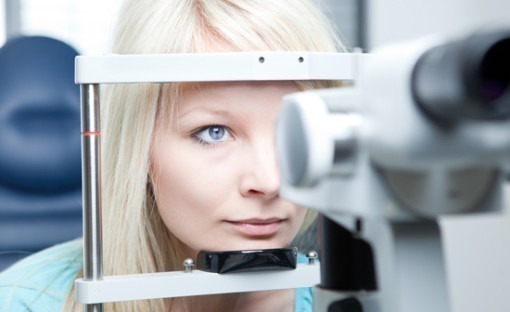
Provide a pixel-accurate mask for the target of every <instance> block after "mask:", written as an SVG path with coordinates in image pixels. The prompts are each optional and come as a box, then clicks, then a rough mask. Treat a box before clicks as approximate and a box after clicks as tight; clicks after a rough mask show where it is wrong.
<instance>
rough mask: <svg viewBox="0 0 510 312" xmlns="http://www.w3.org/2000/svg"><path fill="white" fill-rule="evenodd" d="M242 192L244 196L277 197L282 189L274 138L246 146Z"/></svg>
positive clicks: (241, 183) (241, 182) (241, 184)
mask: <svg viewBox="0 0 510 312" xmlns="http://www.w3.org/2000/svg"><path fill="white" fill-rule="evenodd" d="M245 153H246V155H245V156H246V157H244V159H245V161H244V162H243V165H244V168H245V170H244V172H243V174H242V176H241V181H240V193H241V195H242V196H244V197H258V198H262V199H272V198H276V197H277V196H278V194H279V191H280V172H279V167H278V163H277V158H276V149H275V143H274V139H273V137H272V136H271V138H270V139H266V140H263V141H261V142H257V144H255V143H254V144H250V145H249V147H248V148H246V151H245Z"/></svg>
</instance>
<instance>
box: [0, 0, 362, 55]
mask: <svg viewBox="0 0 510 312" xmlns="http://www.w3.org/2000/svg"><path fill="white" fill-rule="evenodd" d="M315 1H316V2H318V3H319V4H320V5H321V7H322V8H323V9H324V11H325V12H326V13H327V14H328V15H330V16H332V17H334V20H335V21H336V22H337V24H338V28H339V29H341V30H342V36H343V37H344V39H345V40H346V41H347V42H348V43H349V45H351V46H358V45H359V44H360V43H361V42H362V39H361V38H360V32H359V28H360V27H359V23H358V16H359V10H358V8H359V7H360V5H361V4H363V2H364V1H361V0H315ZM121 2H122V0H106V1H104V0H44V1H41V0H1V1H0V3H1V5H0V45H2V44H3V43H4V42H5V40H6V38H11V37H14V36H18V35H20V34H23V35H44V36H49V37H53V38H57V39H60V40H63V41H65V42H67V43H68V44H70V45H72V46H74V47H75V48H76V49H77V50H78V51H79V52H80V53H81V54H102V53H106V52H107V51H108V47H109V42H110V35H111V30H112V27H113V25H114V23H115V19H116V16H117V10H118V8H119V6H120V3H121Z"/></svg>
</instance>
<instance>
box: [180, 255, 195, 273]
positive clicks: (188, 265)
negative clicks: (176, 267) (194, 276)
mask: <svg viewBox="0 0 510 312" xmlns="http://www.w3.org/2000/svg"><path fill="white" fill-rule="evenodd" d="M182 265H184V272H185V273H191V272H192V271H193V266H194V265H195V261H193V259H191V258H187V259H186V260H184V262H183V263H182Z"/></svg>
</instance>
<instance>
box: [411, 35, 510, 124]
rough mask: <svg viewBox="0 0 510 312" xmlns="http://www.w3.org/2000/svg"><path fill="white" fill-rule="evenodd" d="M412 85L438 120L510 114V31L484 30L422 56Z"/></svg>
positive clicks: (416, 97)
mask: <svg viewBox="0 0 510 312" xmlns="http://www.w3.org/2000/svg"><path fill="white" fill-rule="evenodd" d="M411 89H412V93H413V96H414V100H415V101H416V103H417V104H418V106H419V107H420V108H421V109H423V110H424V111H425V113H426V114H427V115H428V116H430V117H431V118H432V119H434V120H437V121H440V122H442V123H454V122H456V121H459V120H463V119H479V120H480V119H507V118H509V117H510V33H509V32H508V31H505V32H502V31H497V32H490V33H479V34H475V35H473V36H470V37H468V38H466V39H463V40H458V41H454V42H449V43H446V44H443V45H439V46H436V47H433V48H431V49H429V50H428V51H427V52H425V53H424V54H422V55H421V56H420V58H419V59H418V61H417V62H416V65H415V67H414V69H413V74H412V80H411Z"/></svg>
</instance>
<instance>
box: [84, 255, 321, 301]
mask: <svg viewBox="0 0 510 312" xmlns="http://www.w3.org/2000/svg"><path fill="white" fill-rule="evenodd" d="M319 283H320V264H319V263H315V264H298V265H297V267H296V269H295V270H282V271H265V272H246V273H230V274H217V273H209V272H204V271H199V270H194V271H193V272H191V273H184V272H164V273H151V274H133V275H117V276H105V277H104V278H103V280H101V281H84V280H83V279H77V280H76V281H75V297H76V298H75V299H76V301H77V302H79V303H83V304H93V303H105V302H116V301H126V300H143V299H154V298H170V297H182V296H195V295H205V294H222V293H235V292H251V291H262V290H276V289H291V288H301V287H313V286H315V285H317V284H319Z"/></svg>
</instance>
